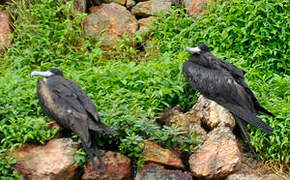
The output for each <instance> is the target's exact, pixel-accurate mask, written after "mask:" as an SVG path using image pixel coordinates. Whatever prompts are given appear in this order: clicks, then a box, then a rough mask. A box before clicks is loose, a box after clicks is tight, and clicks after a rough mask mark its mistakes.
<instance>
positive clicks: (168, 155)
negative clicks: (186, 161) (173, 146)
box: [142, 140, 184, 168]
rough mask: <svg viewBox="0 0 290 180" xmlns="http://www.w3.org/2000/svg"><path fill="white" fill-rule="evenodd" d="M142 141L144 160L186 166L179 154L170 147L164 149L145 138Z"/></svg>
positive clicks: (178, 166) (180, 166) (177, 166)
mask: <svg viewBox="0 0 290 180" xmlns="http://www.w3.org/2000/svg"><path fill="white" fill-rule="evenodd" d="M142 143H143V157H144V161H150V162H156V163H160V164H164V165H167V166H173V167H176V168H184V165H183V163H182V160H181V159H180V158H179V157H178V156H177V154H175V153H174V152H172V151H170V150H169V149H164V148H162V147H160V146H159V145H157V144H155V143H153V142H151V141H149V140H144V141H143V142H142Z"/></svg>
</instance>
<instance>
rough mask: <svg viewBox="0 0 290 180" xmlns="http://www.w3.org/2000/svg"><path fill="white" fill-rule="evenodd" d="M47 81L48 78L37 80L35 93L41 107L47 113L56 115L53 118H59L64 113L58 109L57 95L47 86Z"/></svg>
mask: <svg viewBox="0 0 290 180" xmlns="http://www.w3.org/2000/svg"><path fill="white" fill-rule="evenodd" d="M48 83H49V80H48V79H46V78H44V79H41V80H39V82H38V88H37V94H38V97H39V101H40V104H41V107H42V108H43V110H44V112H45V113H46V114H47V115H49V116H58V117H55V118H60V117H62V116H64V114H63V113H61V111H59V110H60V109H61V107H60V106H59V105H58V103H56V101H57V97H56V95H55V94H54V92H53V91H52V89H51V88H49V86H48Z"/></svg>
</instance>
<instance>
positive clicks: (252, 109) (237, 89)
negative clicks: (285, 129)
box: [183, 44, 274, 154]
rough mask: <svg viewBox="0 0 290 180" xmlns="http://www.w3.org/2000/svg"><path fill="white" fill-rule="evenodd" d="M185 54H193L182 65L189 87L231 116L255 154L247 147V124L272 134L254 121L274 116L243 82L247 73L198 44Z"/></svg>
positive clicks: (264, 124)
mask: <svg viewBox="0 0 290 180" xmlns="http://www.w3.org/2000/svg"><path fill="white" fill-rule="evenodd" d="M185 50H187V51H190V52H192V53H193V54H191V55H190V57H189V59H188V60H187V61H186V62H185V63H184V64H183V74H184V76H185V78H186V79H187V80H188V82H189V84H190V86H191V87H192V88H193V89H194V90H198V91H200V93H201V94H202V95H204V96H205V97H207V98H208V99H210V100H213V101H215V102H216V103H217V104H219V105H221V106H223V107H224V108H226V109H228V110H229V111H230V112H231V113H232V114H233V115H234V117H235V120H236V121H237V123H238V125H239V127H240V128H241V131H242V133H243V135H244V138H245V140H246V141H247V142H248V144H249V146H250V149H251V151H252V152H254V154H255V151H254V149H253V147H252V146H251V145H250V143H249V141H250V139H249V135H248V134H247V131H246V123H250V124H252V125H253V126H255V127H257V128H259V129H261V130H262V131H263V132H265V133H272V131H273V130H272V128H271V127H270V126H269V125H268V124H266V123H265V122H263V121H262V120H261V119H259V118H257V114H260V113H265V114H267V115H270V116H272V117H274V115H273V114H272V113H271V112H269V111H268V110H266V109H265V108H264V107H262V105H261V104H260V103H259V101H258V99H257V97H256V96H255V94H254V93H253V91H252V90H251V89H250V87H249V86H248V84H247V83H246V82H245V78H244V75H245V74H246V72H245V71H244V70H242V69H240V68H238V67H236V66H234V65H233V64H230V63H228V62H226V61H223V60H221V59H219V58H217V57H215V56H214V55H213V54H212V53H211V52H210V49H209V47H208V46H207V45H205V44H199V45H197V46H196V47H194V48H190V47H186V48H185Z"/></svg>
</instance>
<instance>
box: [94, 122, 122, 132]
mask: <svg viewBox="0 0 290 180" xmlns="http://www.w3.org/2000/svg"><path fill="white" fill-rule="evenodd" d="M89 129H90V130H93V131H97V132H99V133H105V134H115V135H118V134H119V133H118V132H117V131H115V130H114V129H113V128H111V127H109V126H107V125H105V124H103V123H102V122H96V121H89Z"/></svg>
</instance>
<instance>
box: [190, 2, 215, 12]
mask: <svg viewBox="0 0 290 180" xmlns="http://www.w3.org/2000/svg"><path fill="white" fill-rule="evenodd" d="M209 1H213V0H184V7H185V9H186V10H187V12H188V13H189V15H197V14H200V13H202V12H203V11H204V7H205V5H206V3H207V2H209Z"/></svg>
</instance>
